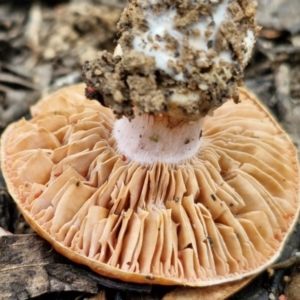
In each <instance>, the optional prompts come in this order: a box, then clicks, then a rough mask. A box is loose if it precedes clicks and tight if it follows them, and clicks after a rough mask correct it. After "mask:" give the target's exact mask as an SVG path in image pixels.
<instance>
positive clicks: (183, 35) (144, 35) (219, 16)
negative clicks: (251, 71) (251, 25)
mask: <svg viewBox="0 0 300 300" xmlns="http://www.w3.org/2000/svg"><path fill="white" fill-rule="evenodd" d="M140 2H141V3H143V2H145V3H148V4H149V2H150V4H152V5H154V4H156V3H157V1H156V0H150V1H147V0H141V1H140ZM202 2H203V3H205V2H207V1H202ZM211 2H212V4H211V6H212V7H213V14H212V15H210V16H203V17H202V18H201V19H200V20H199V21H198V22H197V23H194V24H192V25H190V26H188V27H187V28H184V29H177V28H176V26H175V18H176V15H177V9H176V8H174V7H170V8H169V9H168V10H167V11H162V12H160V13H154V12H153V10H152V9H151V6H150V8H149V7H147V8H146V9H145V10H144V16H145V20H146V21H147V24H148V27H149V29H148V30H147V31H146V32H140V33H139V34H138V35H137V36H135V38H134V40H133V48H134V50H136V51H139V52H143V53H144V54H146V55H148V56H150V57H153V58H154V59H155V62H156V66H157V68H158V69H161V70H164V71H165V72H166V73H167V74H169V75H171V76H173V77H174V79H176V80H182V79H183V73H182V72H180V73H178V74H174V70H173V69H172V68H171V67H170V65H169V62H170V61H172V62H176V61H179V60H181V59H182V53H183V45H184V44H185V43H186V42H187V43H188V46H189V47H192V48H194V49H195V50H197V51H200V50H203V51H205V52H206V51H208V50H209V47H215V46H216V45H215V43H216V36H217V33H218V30H219V28H220V25H221V23H222V22H223V21H224V20H226V19H227V18H229V17H230V14H229V12H228V5H229V0H224V1H211ZM207 32H209V34H207ZM165 34H167V35H169V36H171V37H172V38H174V39H176V40H177V41H178V44H179V47H178V52H177V51H176V52H174V49H169V47H168V45H167V43H166V41H165V39H163V38H162V37H164V36H165ZM252 37H254V34H253V32H252V31H250V30H249V32H248V38H247V41H245V43H246V45H247V47H248V49H250V50H249V52H250V53H251V50H252V47H253V44H254V39H253V38H252ZM221 59H222V60H223V61H226V62H228V63H231V62H232V58H231V52H230V50H226V51H220V52H219V53H218V56H217V57H216V58H214V62H215V63H216V64H219V62H220V60H221ZM248 59H249V55H247V57H245V61H248ZM187 67H192V66H187Z"/></svg>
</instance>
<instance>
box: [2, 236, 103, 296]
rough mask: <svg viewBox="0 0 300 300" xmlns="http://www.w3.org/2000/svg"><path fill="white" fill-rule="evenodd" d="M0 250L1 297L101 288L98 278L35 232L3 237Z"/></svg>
mask: <svg viewBox="0 0 300 300" xmlns="http://www.w3.org/2000/svg"><path fill="white" fill-rule="evenodd" d="M0 253H1V256H0V295H1V296H0V298H1V299H18V300H19V299H20V300H21V299H24V300H25V299H30V298H32V297H37V296H40V295H42V294H45V293H51V292H61V291H79V292H86V293H91V294H96V293H97V292H99V287H98V284H97V281H96V280H93V279H91V278H89V277H87V276H86V274H85V272H84V271H82V270H80V269H79V268H76V267H75V266H73V265H70V264H69V263H68V261H67V260H66V259H64V258H63V257H61V256H60V255H58V254H56V253H55V252H54V251H52V247H51V246H50V245H49V244H48V243H46V242H45V241H43V240H42V239H40V238H39V237H38V236H36V235H10V236H2V237H0Z"/></svg>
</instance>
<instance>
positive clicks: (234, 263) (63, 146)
mask: <svg viewBox="0 0 300 300" xmlns="http://www.w3.org/2000/svg"><path fill="white" fill-rule="evenodd" d="M83 91H84V86H83V85H79V86H73V87H68V88H65V89H62V90H60V91H58V92H56V93H54V94H52V95H50V96H48V97H46V98H45V99H43V100H42V101H40V102H39V103H38V104H37V105H35V106H34V107H33V108H32V114H33V118H32V119H31V120H29V121H26V120H25V119H22V120H21V121H19V122H17V123H14V124H12V125H10V126H9V127H8V128H7V129H6V131H5V133H4V134H3V136H2V140H1V168H2V171H3V174H4V176H5V179H6V182H7V186H8V189H9V191H10V193H11V194H12V196H13V198H14V199H15V201H16V203H17V204H18V207H19V208H20V210H21V211H22V213H23V215H24V217H25V219H26V220H27V221H28V222H29V224H30V225H31V226H32V227H33V228H34V229H35V230H36V231H37V232H38V233H39V234H40V235H41V236H42V237H44V238H45V239H46V240H48V241H49V242H50V243H51V244H52V245H53V247H54V248H55V249H56V250H57V251H58V252H60V253H62V254H63V255H65V256H67V257H69V258H70V259H71V260H73V261H76V262H78V263H81V264H85V265H87V266H89V267H90V268H91V269H92V270H94V271H95V272H97V273H99V274H102V275H106V276H109V277H113V278H118V279H120V280H124V281H130V282H138V283H152V284H165V285H177V284H179V285H189V286H207V285H214V284H219V283H224V282H229V281H233V280H238V279H241V278H243V277H246V276H249V275H251V274H257V273H258V272H260V271H262V270H263V269H265V268H266V267H267V266H268V265H269V264H271V263H272V262H273V261H274V260H275V259H276V258H277V257H278V256H279V255H280V252H281V250H282V248H283V246H284V243H285V242H286V239H287V237H288V235H289V233H290V232H291V230H292V227H293V225H294V224H295V222H296V221H297V216H298V211H299V166H298V161H297V151H296V149H295V147H294V145H293V143H292V141H291V140H290V139H289V137H288V136H287V135H286V134H285V133H284V132H283V130H282V129H281V128H280V127H279V126H278V125H277V124H276V122H275V121H274V120H273V118H272V117H271V116H270V114H269V113H268V112H267V111H266V110H265V109H264V108H263V107H262V106H261V105H260V104H259V103H258V102H257V100H256V99H255V97H254V96H253V95H251V94H250V93H248V92H247V91H245V90H243V89H240V97H241V100H242V101H241V103H240V104H239V105H236V104H235V103H234V102H233V100H229V101H228V102H226V103H225V104H224V105H223V106H222V107H220V108H218V109H216V111H215V114H214V116H213V117H208V116H207V117H206V118H205V120H204V125H203V133H202V144H201V147H200V149H199V151H198V152H197V153H196V154H195V155H194V156H193V157H191V158H190V159H187V160H185V161H182V162H180V163H177V164H171V163H169V164H168V163H153V164H151V165H141V164H139V163H137V162H134V161H131V160H130V159H129V158H127V157H125V156H124V155H122V154H119V153H118V151H117V147H116V140H115V139H114V137H113V136H112V129H113V126H114V122H115V117H114V115H113V113H112V111H111V110H110V109H109V108H105V107H103V106H101V105H100V104H99V103H98V102H96V101H89V100H87V99H85V97H84V96H83Z"/></svg>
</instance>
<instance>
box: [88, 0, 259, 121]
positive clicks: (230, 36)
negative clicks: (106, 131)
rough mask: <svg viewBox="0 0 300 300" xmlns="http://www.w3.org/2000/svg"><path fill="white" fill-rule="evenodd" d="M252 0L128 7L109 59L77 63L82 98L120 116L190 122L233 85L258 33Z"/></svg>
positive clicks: (135, 0)
mask: <svg viewBox="0 0 300 300" xmlns="http://www.w3.org/2000/svg"><path fill="white" fill-rule="evenodd" d="M256 5H257V3H256V1H253V0H234V1H229V0H214V1H203V0H196V1H182V0H164V1H157V0H132V1H130V2H129V3H128V5H127V7H126V8H125V10H124V12H123V14H122V17H121V20H120V22H119V24H118V29H119V36H120V38H119V39H118V46H117V49H116V51H115V54H114V55H113V54H111V53H108V52H106V51H102V52H100V53H99V54H98V58H97V59H96V60H93V61H89V62H86V63H85V66H84V81H85V82H86V84H87V85H88V87H89V88H90V89H88V90H87V97H88V98H90V99H96V98H97V99H98V100H100V102H101V103H103V104H105V105H106V106H108V107H110V108H111V109H112V110H113V111H114V113H115V114H116V115H117V116H118V117H121V116H123V115H125V116H127V117H130V118H131V117H133V115H134V107H135V108H137V112H138V113H151V114H159V113H168V114H169V115H172V116H173V117H177V118H181V119H183V118H185V119H189V120H191V119H193V120H195V119H197V118H199V117H202V116H204V115H206V114H207V113H208V112H210V111H212V110H214V109H215V108H216V107H219V106H221V105H222V104H223V103H224V102H226V101H227V99H229V98H233V99H234V100H235V102H238V100H239V93H238V88H237V87H238V86H239V85H240V84H241V82H242V77H243V69H244V67H245V66H246V64H247V63H248V60H249V58H250V55H251V52H252V48H253V45H254V40H255V38H254V37H255V34H256V32H257V30H258V27H257V25H256V22H255V18H254V16H255V9H256Z"/></svg>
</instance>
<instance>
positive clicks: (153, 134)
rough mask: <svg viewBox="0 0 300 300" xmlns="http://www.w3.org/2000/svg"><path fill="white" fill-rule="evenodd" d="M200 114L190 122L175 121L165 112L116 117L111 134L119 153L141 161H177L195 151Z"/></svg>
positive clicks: (186, 157) (198, 144)
mask: <svg viewBox="0 0 300 300" xmlns="http://www.w3.org/2000/svg"><path fill="white" fill-rule="evenodd" d="M202 124H203V118H201V119H199V120H197V121H194V122H183V121H180V122H178V121H175V120H174V119H171V118H170V117H168V116H153V115H148V114H143V115H140V116H139V115H138V116H136V117H135V118H134V119H132V120H131V121H130V120H128V119H127V118H126V117H123V118H121V119H119V120H117V121H116V123H115V126H114V130H113V136H114V138H115V139H116V141H117V148H118V151H119V153H120V154H122V155H124V156H125V157H126V158H128V159H130V160H132V161H135V162H138V163H141V164H153V163H155V162H164V163H179V162H182V161H185V160H188V159H189V158H191V157H192V156H193V155H195V154H196V153H197V151H198V150H199V147H200V143H201V133H202Z"/></svg>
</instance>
